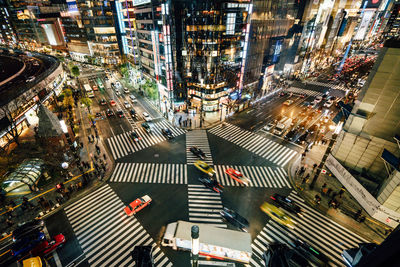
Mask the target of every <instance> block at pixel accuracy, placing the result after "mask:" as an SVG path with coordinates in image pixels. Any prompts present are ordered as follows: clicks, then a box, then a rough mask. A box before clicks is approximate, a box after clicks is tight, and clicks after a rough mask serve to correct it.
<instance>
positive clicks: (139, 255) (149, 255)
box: [131, 246, 154, 267]
mask: <svg viewBox="0 0 400 267" xmlns="http://www.w3.org/2000/svg"><path fill="white" fill-rule="evenodd" d="M153 248H154V247H153V246H135V247H134V248H133V251H132V252H131V256H132V259H133V261H134V262H135V266H139V267H140V266H147V267H154V260H153Z"/></svg>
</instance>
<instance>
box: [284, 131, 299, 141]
mask: <svg viewBox="0 0 400 267" xmlns="http://www.w3.org/2000/svg"><path fill="white" fill-rule="evenodd" d="M296 132H297V131H296V129H293V130H291V131H290V132H288V133H287V135H285V139H286V140H289V141H292V139H293V137H294V136H295V134H296Z"/></svg>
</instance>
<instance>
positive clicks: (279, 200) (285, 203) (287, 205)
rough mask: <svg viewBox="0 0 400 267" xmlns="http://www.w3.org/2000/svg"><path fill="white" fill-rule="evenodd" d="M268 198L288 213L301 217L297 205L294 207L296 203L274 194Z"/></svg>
mask: <svg viewBox="0 0 400 267" xmlns="http://www.w3.org/2000/svg"><path fill="white" fill-rule="evenodd" d="M270 198H271V199H272V200H273V201H274V202H275V203H276V204H277V206H279V207H281V208H283V209H285V210H287V211H289V212H292V213H294V214H296V215H299V216H300V215H302V214H301V212H302V210H301V208H300V207H299V206H298V205H296V203H294V202H293V201H292V200H290V199H288V198H287V197H285V196H282V195H280V194H278V193H276V194H274V195H273V196H271V197H270Z"/></svg>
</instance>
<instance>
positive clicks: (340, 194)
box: [339, 186, 346, 198]
mask: <svg viewBox="0 0 400 267" xmlns="http://www.w3.org/2000/svg"><path fill="white" fill-rule="evenodd" d="M345 191H346V189H345V188H344V186H342V187H341V188H340V191H339V197H340V198H342V195H343V193H344V192H345Z"/></svg>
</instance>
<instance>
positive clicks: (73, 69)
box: [71, 65, 80, 78]
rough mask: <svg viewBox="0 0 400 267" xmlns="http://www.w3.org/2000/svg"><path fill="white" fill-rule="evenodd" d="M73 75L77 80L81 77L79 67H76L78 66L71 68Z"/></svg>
mask: <svg viewBox="0 0 400 267" xmlns="http://www.w3.org/2000/svg"><path fill="white" fill-rule="evenodd" d="M71 74H72V76H74V77H75V78H77V77H79V75H80V71H79V67H78V66H76V65H75V66H73V67H72V68H71Z"/></svg>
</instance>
